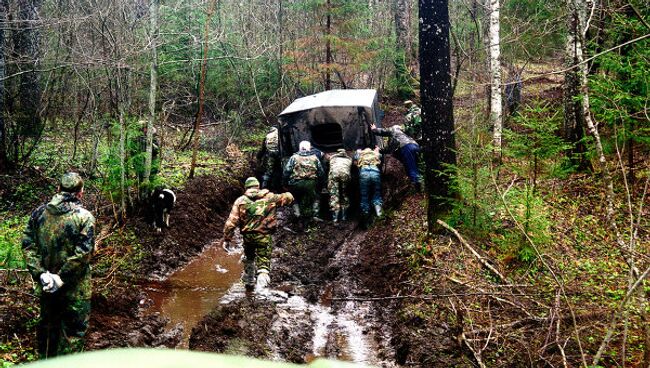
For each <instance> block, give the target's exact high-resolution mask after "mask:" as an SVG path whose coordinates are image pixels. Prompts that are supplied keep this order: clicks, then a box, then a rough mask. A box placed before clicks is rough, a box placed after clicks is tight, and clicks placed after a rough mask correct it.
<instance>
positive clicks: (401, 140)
mask: <svg viewBox="0 0 650 368" xmlns="http://www.w3.org/2000/svg"><path fill="white" fill-rule="evenodd" d="M372 132H373V133H375V134H377V135H380V136H384V137H390V138H391V141H393V142H389V143H388V146H389V147H393V146H397V144H399V147H398V148H402V147H404V146H406V145H407V144H411V143H414V144H418V143H417V142H416V141H415V140H414V139H413V138H411V137H409V136H408V135H406V133H404V132H403V131H402V129H401V128H400V126H399V125H393V126H392V127H390V128H386V129H382V128H375V129H373V130H372ZM394 142H396V143H397V144H395V143H394Z"/></svg>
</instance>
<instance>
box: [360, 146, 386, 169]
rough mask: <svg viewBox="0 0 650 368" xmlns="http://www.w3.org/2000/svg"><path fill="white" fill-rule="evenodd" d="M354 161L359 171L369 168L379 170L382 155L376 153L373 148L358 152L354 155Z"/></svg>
mask: <svg viewBox="0 0 650 368" xmlns="http://www.w3.org/2000/svg"><path fill="white" fill-rule="evenodd" d="M354 161H356V164H357V166H358V167H359V169H363V168H369V169H376V170H379V165H380V164H381V154H380V153H377V152H375V150H373V149H372V148H365V149H363V150H361V151H357V153H356V154H355V155H354Z"/></svg>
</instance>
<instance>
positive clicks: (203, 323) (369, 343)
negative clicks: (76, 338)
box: [87, 156, 408, 367]
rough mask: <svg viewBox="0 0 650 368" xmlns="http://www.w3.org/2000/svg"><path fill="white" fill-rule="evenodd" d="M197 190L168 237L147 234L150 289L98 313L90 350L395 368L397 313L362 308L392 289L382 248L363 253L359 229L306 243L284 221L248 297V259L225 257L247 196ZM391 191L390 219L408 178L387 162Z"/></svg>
mask: <svg viewBox="0 0 650 368" xmlns="http://www.w3.org/2000/svg"><path fill="white" fill-rule="evenodd" d="M190 184H191V185H190V186H189V188H188V190H187V191H185V192H183V193H180V194H179V201H178V203H179V206H178V207H180V208H181V209H180V211H183V212H181V213H180V214H175V215H173V216H172V222H173V225H172V228H171V229H168V230H167V231H166V232H164V233H163V235H162V237H157V236H156V235H155V234H152V233H151V232H150V231H149V230H145V229H144V226H146V224H144V223H143V224H141V225H140V228H141V229H142V230H141V232H142V233H143V234H144V235H145V236H144V239H145V241H144V243H145V246H147V247H151V250H152V252H151V255H152V256H151V257H150V258H148V259H145V260H144V261H143V272H144V273H145V274H147V275H148V277H147V280H148V281H140V282H139V283H138V284H136V285H133V286H132V287H130V288H125V289H124V290H120V291H118V292H117V293H113V295H111V296H110V297H109V298H103V297H101V296H99V297H97V298H96V299H97V300H94V301H93V302H94V303H95V306H96V307H94V310H95V311H96V313H93V315H94V316H93V320H92V321H91V326H92V327H91V328H92V329H91V331H90V333H89V339H88V340H89V342H88V344H87V347H88V348H89V349H99V348H107V347H117V346H167V347H177V348H187V347H189V348H190V349H193V350H203V351H213V352H225V353H232V354H243V355H248V356H254V357H260V358H266V359H272V360H281V361H290V362H297V363H302V362H308V361H311V360H313V359H314V358H315V357H328V358H333V359H340V360H345V361H352V362H359V363H367V364H369V365H374V366H383V367H393V366H398V364H397V363H396V355H398V353H397V352H395V351H394V350H393V345H394V343H393V340H394V338H393V336H391V331H392V330H393V326H392V324H393V321H394V318H393V316H392V313H393V312H392V309H391V308H390V303H386V302H378V301H376V300H369V299H368V298H366V299H365V300H364V297H365V296H374V295H383V294H384V292H385V291H386V290H385V289H386V284H390V283H392V282H394V279H392V277H393V276H394V275H387V274H384V273H383V272H381V271H380V272H374V271H376V270H374V269H371V267H378V269H379V270H383V268H384V266H383V264H384V263H386V262H388V263H389V264H390V263H391V262H392V261H391V260H390V259H386V254H383V253H385V252H387V251H386V249H382V247H381V246H380V247H373V252H374V253H373V254H369V253H368V252H366V251H364V250H365V247H367V246H368V245H367V244H364V242H366V241H367V240H366V238H367V235H368V232H367V231H363V230H361V229H359V228H358V226H357V223H356V222H354V221H351V222H347V223H344V224H340V225H338V226H335V225H334V224H332V223H330V222H326V221H323V222H316V223H314V224H313V225H312V226H311V227H309V228H308V229H306V230H305V231H303V232H297V231H296V229H295V226H294V224H293V222H292V216H291V215H290V212H291V211H290V210H288V209H287V210H284V211H282V212H281V224H282V225H281V226H280V228H279V230H278V232H277V233H276V234H275V235H274V240H275V245H276V246H275V248H274V253H273V260H272V262H273V263H272V266H273V270H272V272H271V285H270V289H269V291H268V292H266V293H256V294H253V295H247V294H246V293H245V292H244V290H243V285H242V284H241V283H240V282H239V276H240V273H241V264H240V262H239V257H240V255H239V254H237V255H227V254H225V252H224V251H223V250H221V249H220V248H219V247H218V244H219V242H220V234H221V229H222V227H223V222H224V221H225V218H226V217H227V214H228V211H229V209H230V205H231V203H232V202H233V201H234V199H235V198H236V197H237V196H238V195H240V194H241V193H242V192H243V190H242V189H241V187H240V184H238V183H234V184H233V183H230V184H228V183H223V182H219V181H217V180H215V179H214V178H209V177H207V178H204V179H200V180H199V181H198V182H197V183H190ZM383 187H384V188H383V189H384V190H383V192H384V193H383V194H384V199H385V200H386V203H387V207H390V206H392V207H396V204H398V203H399V202H400V200H401V199H403V198H404V196H405V194H406V193H407V188H408V181H407V179H406V176H405V174H404V171H403V168H402V166H401V164H400V163H399V162H398V161H397V160H396V159H394V158H392V157H390V156H389V157H388V158H387V164H386V166H385V168H384V176H383ZM323 205H325V204H323ZM382 226H383V224H382V222H379V223H377V224H375V227H374V228H373V233H374V234H375V236H374V237H373V238H374V239H376V238H377V234H380V235H379V236H378V237H379V238H380V239H381V238H384V237H388V238H390V237H391V234H392V231H393V229H391V228H382ZM202 250H203V251H202ZM201 252H202V253H201ZM375 253H376V254H375ZM199 254H200V255H199ZM179 266H181V267H182V268H180V269H179V268H178V267H179ZM173 269H176V270H177V271H175V272H172V270H173ZM368 271H371V272H368Z"/></svg>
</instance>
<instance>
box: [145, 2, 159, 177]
mask: <svg viewBox="0 0 650 368" xmlns="http://www.w3.org/2000/svg"><path fill="white" fill-rule="evenodd" d="M159 1H160V0H151V4H150V5H149V17H150V18H149V21H150V26H151V29H150V34H151V36H150V37H151V39H150V42H151V67H150V77H151V78H150V83H149V119H148V120H147V147H146V153H145V158H144V173H143V175H142V186H143V187H145V188H147V187H148V186H149V176H150V175H151V160H152V154H153V130H154V123H155V122H156V92H157V90H158V48H157V42H158V9H159V8H160V2H159Z"/></svg>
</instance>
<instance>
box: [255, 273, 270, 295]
mask: <svg viewBox="0 0 650 368" xmlns="http://www.w3.org/2000/svg"><path fill="white" fill-rule="evenodd" d="M270 283H271V276H269V271H268V270H265V269H261V270H259V272H258V273H257V282H256V283H255V291H256V292H262V291H264V290H267V289H268V287H269V284H270Z"/></svg>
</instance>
